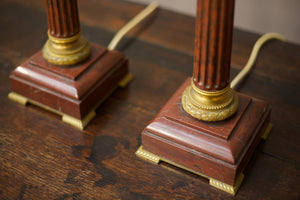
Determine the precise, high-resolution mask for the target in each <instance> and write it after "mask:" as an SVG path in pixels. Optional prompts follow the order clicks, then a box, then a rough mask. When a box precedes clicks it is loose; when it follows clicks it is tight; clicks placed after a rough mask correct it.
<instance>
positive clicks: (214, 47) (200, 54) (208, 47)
mask: <svg viewBox="0 0 300 200" xmlns="http://www.w3.org/2000/svg"><path fill="white" fill-rule="evenodd" d="M233 15H234V0H222V1H220V0H209V1H207V0H198V5H197V17H196V32H195V50H194V71H193V81H194V83H195V85H196V86H197V87H198V88H199V89H201V90H205V91H219V90H222V89H224V88H225V87H227V86H228V84H229V76H230V74H229V73H230V61H231V46H232V30H233Z"/></svg>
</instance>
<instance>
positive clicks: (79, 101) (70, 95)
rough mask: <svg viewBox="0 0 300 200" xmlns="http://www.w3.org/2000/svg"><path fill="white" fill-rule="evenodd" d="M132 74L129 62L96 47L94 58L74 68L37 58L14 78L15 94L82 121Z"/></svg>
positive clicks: (22, 67)
mask: <svg viewBox="0 0 300 200" xmlns="http://www.w3.org/2000/svg"><path fill="white" fill-rule="evenodd" d="M127 73H128V64H127V59H126V58H125V57H124V55H123V54H121V53H119V52H117V51H108V50H107V49H106V48H105V47H101V46H99V45H96V44H92V54H91V56H90V57H89V58H88V59H87V60H86V61H85V62H82V63H79V64H77V65H74V66H72V67H60V66H56V65H53V64H50V63H48V62H47V61H45V60H44V59H43V56H42V52H41V51H39V52H38V53H37V54H35V55H33V56H32V57H31V58H29V59H28V60H27V61H25V62H24V63H23V64H22V65H21V66H19V67H17V68H16V69H15V70H14V71H13V72H12V74H11V76H10V79H11V84H12V90H13V91H14V92H16V93H18V94H21V95H23V96H24V97H26V98H28V99H31V100H34V101H37V102H39V103H41V104H43V105H46V106H48V107H50V108H53V109H55V110H58V111H60V112H62V113H65V114H67V115H70V116H73V117H75V118H78V119H83V118H84V117H85V116H86V115H87V114H88V113H89V112H90V111H91V110H92V109H94V108H95V106H96V105H97V104H98V103H99V102H100V101H101V100H102V99H103V98H104V97H106V96H107V95H108V94H109V93H110V92H111V91H112V90H113V89H115V88H116V87H117V86H118V84H119V82H120V80H121V79H122V78H124V76H125V75H126V74H127Z"/></svg>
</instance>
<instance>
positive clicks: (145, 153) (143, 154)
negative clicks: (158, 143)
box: [135, 146, 160, 164]
mask: <svg viewBox="0 0 300 200" xmlns="http://www.w3.org/2000/svg"><path fill="white" fill-rule="evenodd" d="M135 155H137V156H138V157H140V158H142V159H145V160H147V161H150V162H152V163H155V164H158V163H159V161H160V157H158V156H156V155H155V154H153V153H150V152H148V151H146V150H144V149H143V146H140V148H139V149H138V150H137V151H136V152H135Z"/></svg>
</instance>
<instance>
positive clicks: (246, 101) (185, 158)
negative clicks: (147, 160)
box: [142, 79, 271, 185]
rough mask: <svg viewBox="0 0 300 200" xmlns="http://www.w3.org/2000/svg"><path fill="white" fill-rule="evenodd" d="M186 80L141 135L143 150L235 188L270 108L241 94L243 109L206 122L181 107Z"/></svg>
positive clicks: (265, 124) (255, 144)
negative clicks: (231, 114)
mask: <svg viewBox="0 0 300 200" xmlns="http://www.w3.org/2000/svg"><path fill="white" fill-rule="evenodd" d="M189 84H190V79H187V80H186V81H185V82H184V83H183V84H182V85H181V87H180V88H179V89H178V90H177V91H176V92H175V94H174V95H173V96H172V97H171V99H170V100H169V101H168V103H167V104H166V105H165V106H164V107H163V108H162V109H161V111H160V112H159V114H158V115H157V116H156V117H155V119H154V120H153V121H152V122H151V123H150V124H149V125H148V126H147V127H146V128H145V129H144V131H143V132H142V144H143V148H144V149H145V150H147V151H149V152H151V153H154V154H155V155H157V156H159V157H162V158H164V159H167V160H170V161H172V162H174V163H176V164H179V165H181V166H184V167H185V168H188V169H191V170H193V171H196V172H198V173H201V174H205V175H206V176H209V177H212V178H214V179H217V180H219V181H222V182H225V183H227V184H230V185H234V182H235V180H236V177H237V175H239V174H240V173H241V172H242V171H243V170H244V168H245V166H246V164H247V163H248V161H249V159H250V157H251V155H252V154H253V151H254V150H255V148H256V146H257V145H258V143H259V141H260V139H261V134H262V133H263V132H264V131H265V129H266V127H267V125H268V122H269V118H270V112H271V109H270V107H269V105H268V104H267V103H266V102H264V101H261V100H257V99H254V98H251V97H249V96H246V95H243V94H238V96H239V99H240V107H239V110H238V111H237V113H236V114H235V115H234V116H232V117H231V118H229V119H227V120H224V121H221V122H203V121H199V120H197V119H195V118H193V117H191V116H190V115H188V114H187V113H186V112H185V111H184V110H183V108H182V105H181V103H180V102H181V95H182V92H183V91H184V89H185V88H186V87H187V86H188V85H189Z"/></svg>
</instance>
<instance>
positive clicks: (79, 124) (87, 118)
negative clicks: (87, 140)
mask: <svg viewBox="0 0 300 200" xmlns="http://www.w3.org/2000/svg"><path fill="white" fill-rule="evenodd" d="M95 116H96V112H95V111H94V110H92V111H91V112H90V113H89V114H87V115H86V116H85V117H84V118H83V119H82V120H80V119H77V118H74V117H72V116H70V115H65V114H63V115H62V121H63V122H65V123H67V124H70V125H72V126H74V127H76V128H78V129H80V130H83V129H84V128H85V127H86V125H88V123H89V122H90V121H91V120H92V119H93V118H94V117H95Z"/></svg>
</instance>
